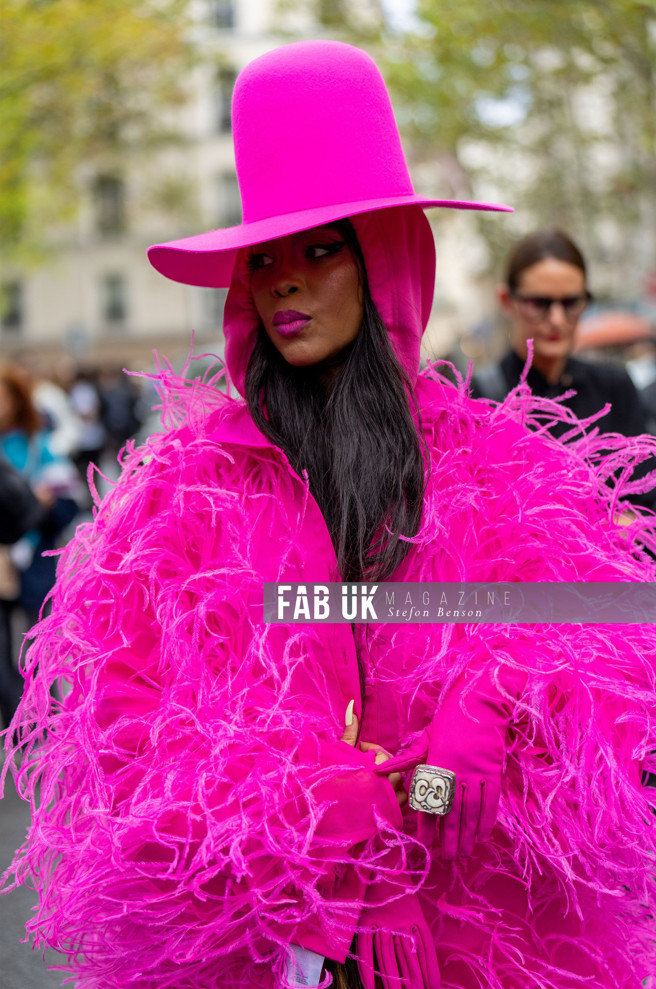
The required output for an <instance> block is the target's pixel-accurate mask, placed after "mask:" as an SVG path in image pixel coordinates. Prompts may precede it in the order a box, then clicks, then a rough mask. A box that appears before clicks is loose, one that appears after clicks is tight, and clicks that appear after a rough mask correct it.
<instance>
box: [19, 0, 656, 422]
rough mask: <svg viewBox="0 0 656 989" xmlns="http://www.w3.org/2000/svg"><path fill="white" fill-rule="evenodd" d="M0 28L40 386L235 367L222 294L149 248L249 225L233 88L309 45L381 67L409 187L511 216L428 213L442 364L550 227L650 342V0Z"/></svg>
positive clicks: (473, 334) (366, 1) (50, 6)
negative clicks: (348, 44)
mask: <svg viewBox="0 0 656 989" xmlns="http://www.w3.org/2000/svg"><path fill="white" fill-rule="evenodd" d="M0 18H1V30H0V261H1V270H0V348H1V354H0V356H1V357H2V358H4V359H11V360H15V361H18V362H19V363H21V364H23V365H25V367H26V368H27V369H28V370H29V373H30V374H31V375H33V376H35V377H36V378H47V379H54V380H55V381H56V382H57V383H58V384H59V385H61V386H63V388H64V389H66V390H67V391H70V388H71V386H72V383H73V382H74V381H75V380H76V378H79V376H80V374H81V375H82V376H83V377H84V379H85V380H86V381H87V383H89V384H90V385H91V386H92V387H93V388H95V389H96V390H98V391H101V388H100V383H99V376H100V375H101V374H102V375H104V376H105V377H106V378H108V377H109V379H112V378H113V380H114V382H115V380H116V373H117V372H118V371H119V370H120V368H123V367H128V368H131V369H137V370H138V369H148V368H150V367H152V364H153V357H152V351H153V349H154V348H156V349H157V350H158V351H160V352H161V353H163V354H165V355H166V356H167V357H168V358H170V359H171V360H172V361H173V362H174V363H177V364H178V365H179V364H180V363H181V362H182V360H183V358H184V356H185V355H186V354H187V352H188V349H189V341H190V337H191V331H192V330H194V331H195V335H196V336H195V339H196V344H195V346H196V351H197V352H202V351H207V350H210V351H212V352H214V353H217V354H219V355H220V354H221V352H222V333H221V318H222V307H223V301H224V293H223V292H221V291H219V290H210V289H196V288H189V287H186V286H180V285H176V284H174V283H172V282H168V281H166V280H165V279H164V278H162V277H161V276H159V275H158V274H157V273H155V272H154V271H153V270H152V269H151V268H150V266H149V265H148V263H147V261H146V258H145V249H146V247H147V246H148V245H149V244H151V243H153V242H157V241H161V240H170V239H173V238H175V237H180V236H185V235H187V234H192V233H196V232H199V231H201V230H204V229H208V228H211V227H215V226H226V225H231V224H235V223H238V222H239V221H240V202H239V194H238V187H237V181H236V176H235V171H234V159H233V152H232V144H231V126H230V99H231V92H232V87H233V84H234V80H235V77H236V75H237V73H238V72H239V70H240V69H241V68H242V66H243V65H244V64H246V63H247V62H248V61H250V60H251V59H252V58H254V57H255V56H257V55H258V54H260V53H261V52H263V51H264V50H266V49H267V48H270V47H274V46H276V45H279V44H281V43H284V42H285V41H290V40H296V39H299V38H308V37H336V38H340V39H343V40H349V41H353V42H354V43H356V44H360V45H361V46H363V47H365V48H366V49H368V50H369V51H370V52H371V53H372V54H373V55H374V56H375V57H376V59H377V60H378V62H379V64H380V65H381V67H382V69H383V72H384V74H385V76H386V79H387V81H388V84H389V85H390V87H391V90H392V93H393V99H394V103H395V109H396V112H397V118H398V120H399V124H400V126H401V129H402V132H403V136H404V142H405V147H406V151H407V155H408V158H409V161H410V166H411V171H412V174H413V178H414V181H415V185H416V187H417V189H418V190H421V191H422V192H424V193H427V194H429V195H433V196H434V195H438V194H439V195H440V196H444V197H447V198H448V197H453V198H455V199H457V198H477V199H483V200H490V201H498V202H504V203H508V204H510V205H513V206H514V207H515V210H516V212H515V214H514V215H512V216H500V215H494V214H492V215H485V214H480V213H476V214H474V213H458V212H455V211H454V212H451V211H448V210H441V211H440V210H434V211H432V213H431V221H432V222H433V224H434V227H435V232H436V241H437V247H438V279H437V290H436V297H435V306H434V311H433V317H432V320H431V324H430V327H429V329H428V332H427V334H426V338H425V341H424V343H425V348H424V349H425V353H426V355H427V356H431V357H437V358H442V357H446V356H450V357H451V358H453V359H454V360H455V361H456V363H457V364H459V365H460V366H462V367H464V366H465V365H466V363H467V362H468V360H470V359H471V360H473V361H474V363H475V364H479V363H485V362H487V361H489V360H491V359H494V358H495V357H496V356H497V354H498V353H499V352H500V351H501V350H502V349H503V346H504V327H503V322H502V320H501V317H500V315H499V313H498V311H497V307H496V303H495V299H494V287H495V285H496V283H497V281H498V280H499V277H500V271H501V264H502V261H503V257H504V254H505V252H506V250H507V248H508V246H509V245H510V244H511V243H512V242H513V241H514V240H515V239H516V238H517V237H518V236H521V235H522V234H524V233H526V232H528V231H529V230H531V229H533V228H535V227H539V226H552V225H559V226H562V227H563V228H564V229H565V230H566V231H567V232H568V233H569V234H571V235H572V236H573V237H574V238H575V239H576V240H577V241H578V242H579V243H580V245H581V246H582V249H583V251H584V254H585V255H586V257H587V258H588V260H589V265H590V283H591V288H592V289H593V291H594V293H595V298H596V300H597V311H599V310H602V311H603V310H606V309H608V308H611V309H619V310H621V311H623V312H629V313H632V314H634V315H635V316H637V317H640V318H642V319H643V320H646V326H647V330H646V332H647V334H648V335H649V336H650V335H651V333H652V329H653V316H654V311H655V305H656V154H655V149H656V58H655V52H656V4H655V3H654V0H643V2H637V0H577V3H571V0H530V2H528V0H417V2H416V3H413V2H412V0H40V2H37V0H4V2H3V6H2V12H1V13H0ZM311 167H312V163H311V162H308V168H311ZM595 314H596V313H595V309H594V308H593V310H592V312H591V313H590V314H589V315H592V316H594V315H595ZM618 332H619V340H618V341H615V340H614V338H613V331H612V330H611V331H609V333H610V336H609V338H608V340H607V341H606V342H605V343H604V345H603V346H602V348H601V350H602V354H601V356H603V357H604V358H607V357H608V356H609V351H608V347H612V348H614V350H613V352H612V354H611V358H612V359H613V360H622V358H623V354H622V349H621V346H620V348H619V351H618V346H617V345H618V344H619V345H621V344H622V343H623V342H624V341H625V339H626V337H625V336H622V334H623V333H624V334H626V332H627V331H626V329H624V330H620V331H618ZM640 332H641V333H642V334H643V335H644V332H645V331H644V328H642V329H641V330H640ZM629 336H631V334H629ZM596 342H598V341H596ZM585 346H586V347H587V344H586V345H585ZM597 349H598V348H597ZM104 404H105V403H104V400H103V401H101V403H100V406H99V408H103V407H104ZM138 414H139V415H140V416H143V414H144V409H143V407H139V409H138Z"/></svg>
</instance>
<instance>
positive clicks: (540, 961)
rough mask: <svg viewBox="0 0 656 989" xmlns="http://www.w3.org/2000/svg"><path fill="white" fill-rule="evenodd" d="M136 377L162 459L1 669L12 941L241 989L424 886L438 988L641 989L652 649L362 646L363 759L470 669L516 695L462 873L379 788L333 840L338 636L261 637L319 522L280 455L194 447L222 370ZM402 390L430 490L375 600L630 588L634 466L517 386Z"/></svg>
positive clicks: (487, 634)
mask: <svg viewBox="0 0 656 989" xmlns="http://www.w3.org/2000/svg"><path fill="white" fill-rule="evenodd" d="M152 377H153V379H154V380H156V381H157V382H158V384H159V387H160V389H161V395H162V415H163V421H164V423H165V424H166V426H167V430H168V431H167V432H166V433H163V434H160V435H156V436H153V437H152V438H151V439H150V440H149V441H148V443H147V444H146V445H145V446H144V447H143V448H140V449H135V448H134V447H133V446H132V445H130V444H129V445H128V446H127V447H126V449H125V450H124V451H123V452H122V455H121V462H122V467H123V473H122V476H121V479H120V480H119V482H118V483H117V484H116V486H115V487H114V488H113V490H112V491H111V492H110V494H109V495H108V496H107V497H106V498H105V499H104V501H103V502H102V504H99V505H98V508H97V510H96V516H95V520H94V522H93V524H89V525H85V526H82V527H80V529H79V530H78V532H77V534H76V537H75V539H74V540H73V541H72V542H71V544H70V545H69V546H68V547H67V549H66V550H65V552H64V554H63V556H62V558H61V561H60V566H59V579H58V584H57V587H56V589H55V592H54V596H53V604H52V612H51V614H50V615H48V616H47V617H45V618H44V619H43V620H42V621H41V622H40V624H39V625H38V626H37V629H36V639H35V642H34V644H33V646H32V647H31V648H30V650H29V652H28V653H27V655H26V656H24V658H23V663H24V674H25V678H26V689H25V695H24V698H23V702H22V704H21V707H20V709H19V712H18V714H17V718H16V721H15V723H14V726H13V728H14V730H17V731H19V732H20V735H21V745H22V751H23V759H22V764H21V766H20V767H14V774H15V777H16V781H17V785H18V787H19V790H20V792H21V793H22V795H23V796H24V798H25V799H27V800H30V801H31V804H32V812H33V824H32V827H31V830H30V833H29V834H28V837H27V840H26V842H25V844H24V846H23V847H22V848H21V849H20V851H19V852H18V854H17V857H16V860H15V862H14V864H13V867H12V871H11V874H9V875H8V876H7V877H6V878H7V881H8V883H9V886H10V888H11V886H13V885H15V884H18V883H25V882H29V883H31V884H33V885H34V886H35V887H36V889H37V891H38V893H39V907H38V910H37V912H36V914H35V916H34V917H33V919H32V920H31V921H30V922H29V925H28V931H29V933H30V934H31V935H33V936H34V939H35V944H36V945H37V946H39V947H43V946H46V945H48V946H52V947H55V948H57V950H59V951H62V952H64V953H65V954H66V955H68V958H69V969H70V971H72V972H73V973H74V974H75V978H76V980H77V981H76V985H77V986H78V989H119V987H120V989H128V987H129V989H209V987H215V986H216V987H218V986H221V987H226V989H230V987H237V986H239V987H253V989H255V987H257V989H267V987H273V986H274V985H277V984H278V982H279V980H280V978H281V977H282V972H283V970H284V967H283V966H284V958H285V954H286V950H287V946H288V944H289V943H290V941H293V940H294V939H295V936H296V935H295V932H297V931H298V930H299V929H312V930H313V931H315V932H320V934H321V936H322V937H324V938H326V939H328V940H330V939H331V938H333V939H335V940H336V941H340V939H341V940H342V941H344V939H346V942H347V943H348V942H350V936H351V933H352V932H353V931H354V930H355V929H356V928H357V926H358V915H359V912H360V907H361V905H362V901H363V897H364V895H365V891H366V884H367V882H370V881H371V880H372V878H373V877H375V878H376V880H378V879H379V878H380V877H384V878H385V879H386V880H387V881H388V882H389V883H391V884H392V888H393V889H395V890H396V891H397V892H396V893H395V895H398V893H403V892H404V890H405V889H406V888H408V889H411V890H414V889H416V888H417V887H420V889H421V891H420V896H421V900H422V905H423V906H424V911H425V914H426V916H427V919H428V920H429V923H431V925H432V927H433V930H435V932H436V941H437V949H438V955H439V959H440V965H441V966H443V987H444V989H456V987H457V989H463V987H469V986H472V987H478V986H481V987H482V986H486V987H487V986H489V987H490V989H520V987H521V989H527V987H535V989H538V987H540V989H546V987H549V989H569V987H570V986H572V987H573V986H575V985H578V984H581V985H586V986H592V987H598V989H601V987H602V986H603V987H604V989H605V987H607V986H610V985H613V986H617V987H621V989H629V987H631V989H637V987H638V986H639V985H640V980H641V979H643V978H645V977H646V976H648V975H650V974H651V971H653V970H654V968H655V967H656V966H655V964H654V962H655V952H654V930H653V916H654V909H655V904H654V876H653V873H654V868H653V864H654V861H655V856H656V831H655V828H654V823H653V822H654V817H653V807H652V803H653V800H652V798H651V795H650V791H649V790H648V789H645V788H641V786H640V768H641V767H642V768H644V769H650V770H653V771H656V762H655V760H654V755H653V753H654V752H656V712H655V705H654V697H655V696H656V695H655V690H656V674H655V662H654V660H655V656H656V630H654V627H653V626H633V625H627V626H610V625H608V626H604V625H603V624H599V625H595V626H538V625H516V626H508V625H506V626H489V625H486V626H475V625H474V626H466V625H462V626H432V627H431V628H430V629H427V627H426V626H411V625H406V624H404V625H387V626H375V627H374V626H371V627H368V628H367V627H363V626H359V627H358V629H357V633H356V634H357V645H358V649H359V651H360V655H361V658H362V660H363V663H364V665H365V667H366V673H367V675H368V676H369V678H370V682H371V683H373V682H374V679H372V678H375V685H376V686H375V702H376V703H381V704H382V703H383V702H387V701H388V700H389V699H390V698H392V699H393V701H394V704H393V707H394V712H395V713H394V716H393V717H391V716H390V718H389V719H388V720H386V719H381V720H380V724H382V725H389V732H390V738H389V739H384V738H376V739H375V740H376V741H378V742H379V743H380V744H383V745H385V744H386V743H387V744H388V745H391V746H393V747H394V748H396V749H398V748H399V747H402V746H404V745H406V744H408V743H409V742H410V741H411V740H412V739H413V738H414V737H416V736H417V735H418V734H419V733H420V731H421V730H422V728H423V727H424V726H425V724H426V723H427V721H428V720H429V718H430V717H431V715H432V713H433V711H434V710H435V708H436V705H437V704H438V703H439V701H440V698H441V697H443V696H444V694H445V693H446V692H447V691H448V690H449V689H450V687H451V686H452V685H453V684H454V683H455V681H456V680H457V679H458V677H459V676H460V675H461V674H462V672H463V671H464V670H465V669H468V668H469V669H472V670H481V671H483V670H487V669H488V668H493V669H494V670H495V674H494V675H495V677H497V682H498V683H499V685H500V689H502V690H503V689H504V688H503V686H502V685H503V684H504V683H506V682H507V678H506V675H505V674H507V673H508V671H511V673H512V674H513V676H515V677H519V679H520V682H522V683H523V684H524V686H523V687H522V689H521V691H520V694H519V695H518V696H517V697H512V702H513V704H514V716H513V728H512V733H511V744H510V746H509V749H508V752H507V762H506V775H505V788H504V792H503V795H502V804H501V812H500V818H499V823H498V825H497V828H496V830H495V832H494V834H493V837H492V839H491V840H490V841H489V842H486V843H485V844H484V845H483V846H481V849H480V852H479V853H477V854H476V855H475V856H474V858H473V859H471V860H463V861H462V862H458V863H456V864H444V863H440V862H439V861H434V862H433V864H432V865H430V863H427V861H426V856H425V854H424V853H423V852H422V849H421V848H420V847H419V846H418V845H417V842H416V840H415V838H414V836H413V822H412V817H411V815H410V814H409V813H406V815H405V823H404V826H403V828H402V829H401V828H400V827H399V825H398V822H395V820H394V816H393V813H392V811H390V812H389V814H387V813H385V814H382V813H380V812H379V810H378V808H379V807H382V806H383V802H384V801H383V798H382V797H380V798H379V794H378V791H375V792H374V791H372V794H373V795H372V798H371V800H372V804H371V807H372V810H371V813H370V817H371V832H367V833H366V834H365V832H362V836H359V837H356V838H349V837H348V836H349V831H348V828H347V830H346V831H345V832H341V831H340V827H341V823H340V819H339V807H340V805H341V804H342V803H343V801H345V800H347V799H349V797H348V795H351V796H352V794H353V793H354V792H355V793H356V794H357V793H362V792H366V791H363V790H362V789H361V788H362V787H366V786H367V785H369V784H368V782H367V781H368V779H369V777H372V776H373V774H371V773H370V772H369V771H368V770H367V769H366V767H363V765H362V762H361V761H360V762H358V761H357V759H356V758H355V756H353V755H351V754H350V753H349V752H347V751H346V747H345V746H343V745H342V744H341V743H339V742H336V741H335V740H336V739H338V738H339V737H340V735H341V731H342V724H341V718H342V716H343V708H342V709H340V710H337V704H338V702H339V703H341V699H340V697H339V695H338V694H336V693H335V687H334V669H335V664H336V662H337V660H336V659H335V657H336V655H337V652H336V649H337V643H338V639H337V638H336V636H337V634H338V633H337V632H336V631H334V627H333V629H332V630H331V629H329V628H328V627H327V626H290V627H289V628H287V629H285V628H282V627H280V626H276V627H274V626H264V625H262V624H261V582H262V580H263V579H267V580H275V579H280V577H281V575H286V576H287V578H288V579H298V578H299V576H300V575H303V576H306V578H307V579H325V577H324V576H323V574H324V572H326V573H327V572H328V571H327V570H326V569H325V568H324V570H322V569H321V567H320V566H318V565H317V566H316V567H315V563H314V562H312V553H313V551H315V549H316V546H318V545H319V543H318V541H317V543H316V544H315V543H314V542H313V541H309V540H308V538H307V533H308V531H310V530H309V529H308V526H310V527H312V526H314V528H313V529H312V532H313V533H320V528H319V526H320V521H321V520H319V521H318V522H317V517H316V514H317V513H316V506H315V505H314V502H313V501H312V499H311V498H310V497H309V495H308V493H307V490H305V489H304V486H303V484H302V482H301V481H300V480H299V479H298V478H297V477H296V476H295V475H293V473H292V472H291V470H290V469H289V467H288V465H287V464H286V461H285V460H284V458H283V457H282V456H281V455H280V454H279V453H277V452H276V451H275V450H272V449H271V448H270V447H268V446H262V447H260V448H257V447H249V448H243V447H240V446H239V445H238V444H236V443H234V442H229V443H228V442H222V441H221V435H222V429H224V427H226V426H227V425H229V424H230V423H231V422H233V421H234V418H235V416H236V415H238V414H239V412H238V410H239V408H240V407H241V406H240V403H238V402H235V401H234V400H232V399H230V398H228V397H226V396H225V395H224V394H223V393H222V392H221V390H220V388H219V385H220V382H221V377H222V375H221V373H219V374H218V375H215V376H213V377H212V376H210V377H209V378H208V379H207V380H206V381H204V382H189V381H187V380H184V379H181V378H178V377H176V375H175V374H174V372H173V370H172V368H171V367H170V366H169V365H167V364H166V363H164V364H163V365H162V366H161V367H160V368H159V369H158V374H157V375H153V376H152ZM429 379H430V380H429ZM418 393H419V396H420V404H421V418H422V424H423V428H424V431H425V433H426V436H427V440H428V445H429V448H430V450H431V452H432V457H433V462H432V467H431V474H430V480H429V484H428V490H427V496H426V507H425V513H424V519H423V523H422V528H421V530H420V532H419V533H418V534H417V536H416V537H414V539H413V540H412V542H413V543H414V549H413V550H412V551H411V553H410V554H409V556H408V557H407V559H406V561H405V562H404V564H403V566H402V567H401V569H400V572H399V574H398V575H395V577H396V578H397V579H399V580H400V579H407V580H412V581H420V580H426V581H431V580H454V581H459V580H469V581H494V580H504V581H537V580H539V581H552V580H553V581H568V580H583V581H586V580H596V581H640V582H644V581H654V580H656V570H655V567H654V562H653V558H652V556H651V555H650V554H651V553H654V552H656V538H655V536H654V516H653V515H652V514H651V513H649V512H647V511H645V510H642V509H635V518H634V520H633V521H632V522H631V524H630V525H628V526H626V527H619V526H618V525H617V524H616V523H615V521H614V519H615V517H616V516H617V514H618V512H620V511H623V510H624V509H625V508H626V506H625V505H624V502H623V499H625V498H626V497H628V496H630V495H631V494H632V493H636V492H638V491H642V490H647V489H648V488H649V487H651V486H653V485H654V483H655V479H654V477H650V478H648V479H644V480H641V481H632V480H630V472H631V466H632V464H634V463H635V462H636V460H639V459H642V458H644V457H645V456H647V455H654V453H656V443H655V442H654V441H653V440H651V439H649V438H646V437H640V438H635V439H628V440H627V439H624V438H622V437H612V436H610V437H609V436H608V435H604V436H600V435H599V434H598V432H596V431H595V429H594V425H593V424H592V425H593V428H592V430H591V432H589V433H584V432H583V430H582V427H581V424H579V423H578V422H577V421H576V420H575V419H574V417H573V416H571V414H570V413H569V412H568V411H567V410H566V409H563V408H562V406H561V405H560V404H559V403H557V402H548V401H537V400H535V399H534V398H533V397H532V396H530V393H529V392H528V390H527V389H526V387H525V385H520V386H519V387H518V389H516V390H515V392H514V393H513V394H512V395H511V396H510V397H509V399H508V400H507V402H506V403H504V406H503V407H500V408H496V407H491V406H488V405H486V404H485V403H481V402H478V403H473V402H471V400H469V399H468V398H467V397H466V396H465V395H463V394H462V393H459V392H458V391H457V390H455V389H453V388H451V387H449V386H447V385H445V384H443V383H441V381H440V379H439V375H438V374H437V372H436V371H435V370H434V369H433V370H432V371H430V372H429V376H428V378H423V379H420V382H419V385H418ZM555 419H559V420H564V421H566V422H568V424H570V425H571V433H572V436H573V437H577V438H575V439H574V440H573V442H571V443H570V444H569V445H568V446H567V447H564V446H563V445H562V444H561V443H559V442H556V441H554V440H552V439H551V437H549V436H548V435H546V434H545V424H546V423H548V422H550V421H553V420H555ZM527 424H533V425H535V424H537V426H538V435H536V434H535V432H533V433H530V432H528V431H527V430H526V428H525V426H526V425H527ZM613 478H614V480H613ZM609 481H612V486H609V485H608V482H609ZM317 552H318V550H317ZM326 552H327V551H326ZM324 562H325V561H324ZM322 566H323V564H322ZM326 567H327V564H326ZM294 575H297V576H296V577H295V576H294ZM348 634H349V635H350V631H349V633H348ZM372 703H373V702H372ZM462 703H463V706H464V707H465V708H466V704H467V699H466V697H464V698H463V702H462ZM381 710H383V709H382V708H381ZM395 719H396V720H395ZM366 725H367V712H366V711H365V721H364V724H363V732H364V731H365V727H366ZM7 744H8V745H9V744H10V736H8V738H7ZM372 785H373V784H372ZM384 785H385V787H388V784H387V783H385V784H384ZM340 788H341V789H340ZM340 793H341V794H342V796H341V797H340V798H339V799H337V798H335V794H340ZM379 799H380V801H383V802H380V803H376V801H379ZM360 802H361V803H362V802H364V803H365V804H367V800H365V801H362V800H361V801H360ZM367 806H368V804H367ZM335 815H337V816H335ZM354 845H357V850H355V849H354V848H353V846H354ZM429 866H430V868H429ZM352 882H355V885H349V883H352ZM508 884H512V887H513V890H514V892H513V896H514V897H515V898H516V899H517V902H518V903H519V904H520V907H517V906H515V905H513V904H514V900H513V897H509V896H508V895H507V890H506V885H508ZM497 886H498V887H499V889H501V890H502V892H501V893H498V892H497V891H496V889H497ZM554 912H556V914H557V916H558V917H559V918H560V919H561V920H562V923H561V924H560V926H559V924H558V923H555V924H551V922H550V921H549V922H547V918H549V917H550V915H551V914H554ZM573 932H574V933H573ZM572 959H573V960H572Z"/></svg>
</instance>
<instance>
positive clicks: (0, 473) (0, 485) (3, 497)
mask: <svg viewBox="0 0 656 989" xmlns="http://www.w3.org/2000/svg"><path fill="white" fill-rule="evenodd" d="M44 517H45V512H44V509H43V508H42V507H41V504H40V503H39V501H38V499H37V498H36V497H35V495H34V493H33V492H32V489H31V488H30V486H29V484H28V483H27V481H26V480H25V478H23V477H22V476H21V475H20V474H19V473H18V471H17V470H15V468H14V467H12V466H11V464H8V463H7V462H6V461H5V460H0V543H4V544H7V543H15V542H16V541H17V540H18V539H20V538H21V536H23V535H25V533H26V532H27V531H28V530H29V529H38V528H39V526H40V525H41V524H42V522H43V520H44Z"/></svg>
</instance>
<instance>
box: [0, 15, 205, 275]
mask: <svg viewBox="0 0 656 989" xmlns="http://www.w3.org/2000/svg"><path fill="white" fill-rule="evenodd" d="M185 8H186V4H185V3H184V0H136V2H135V0H3V2H2V4H1V5H0V255H1V256H4V257H5V259H10V260H20V259H24V258H25V256H30V255H31V254H33V252H34V251H35V250H37V249H38V248H39V247H40V246H41V245H42V243H43V237H44V232H45V231H46V230H48V229H50V228H51V227H52V225H53V224H56V223H58V222H59V221H61V220H62V219H65V218H67V217H69V216H70V215H71V214H72V212H73V211H74V209H75V207H76V204H77V202H78V198H79V166H80V164H81V163H83V162H86V163H97V164H98V167H99V168H107V167H109V168H110V169H112V170H120V169H121V168H122V166H123V165H124V164H125V163H126V161H127V159H128V157H129V156H130V155H133V154H134V153H135V151H137V150H140V149H144V148H148V147H149V146H154V145H155V144H156V143H157V142H161V141H162V140H166V139H167V137H168V138H170V135H168V136H167V135H166V134H165V133H164V132H163V130H162V126H161V120H162V119H163V118H162V114H161V112H160V113H158V112H157V111H158V110H160V111H161V108H162V107H163V106H171V105H173V104H175V103H177V102H179V101H180V100H181V99H182V98H183V94H182V91H181V86H180V79H181V74H182V73H183V72H184V70H185V69H186V68H187V67H188V66H189V64H190V51H191V48H190V45H189V43H188V40H187V39H188V33H187V23H186V15H185Z"/></svg>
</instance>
